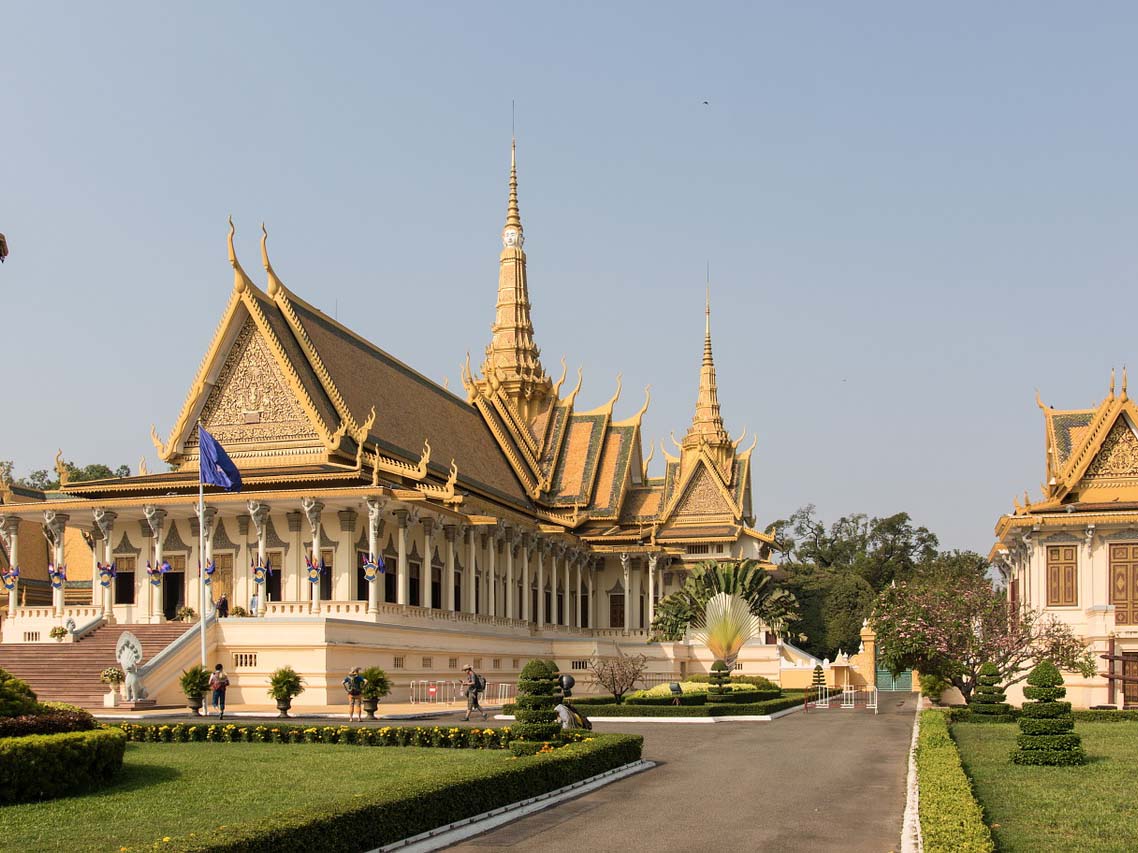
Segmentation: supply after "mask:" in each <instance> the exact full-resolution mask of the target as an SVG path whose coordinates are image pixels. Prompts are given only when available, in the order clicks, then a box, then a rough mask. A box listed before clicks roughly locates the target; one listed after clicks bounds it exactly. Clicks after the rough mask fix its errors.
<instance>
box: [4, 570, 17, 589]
mask: <svg viewBox="0 0 1138 853" xmlns="http://www.w3.org/2000/svg"><path fill="white" fill-rule="evenodd" d="M19 577H20V567H19V566H12V568H10V569H7V570H6V571H4V572H0V581H3V583H4V589H7V590H12V589H15V588H16V580H17V579H18V578H19Z"/></svg>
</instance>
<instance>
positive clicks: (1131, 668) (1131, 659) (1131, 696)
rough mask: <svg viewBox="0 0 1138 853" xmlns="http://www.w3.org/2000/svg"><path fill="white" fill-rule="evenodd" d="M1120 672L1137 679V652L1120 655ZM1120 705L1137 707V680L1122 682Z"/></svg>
mask: <svg viewBox="0 0 1138 853" xmlns="http://www.w3.org/2000/svg"><path fill="white" fill-rule="evenodd" d="M1122 674H1123V675H1124V676H1130V677H1131V678H1136V679H1138V654H1134V653H1130V654H1126V653H1124V654H1123V655H1122ZM1122 707H1124V708H1138V681H1124V682H1122Z"/></svg>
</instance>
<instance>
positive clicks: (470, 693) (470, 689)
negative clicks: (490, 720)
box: [462, 664, 487, 720]
mask: <svg viewBox="0 0 1138 853" xmlns="http://www.w3.org/2000/svg"><path fill="white" fill-rule="evenodd" d="M462 671H463V672H465V673H466V677H465V678H463V680H462V684H463V692H464V693H465V694H466V716H465V717H463V718H462V719H463V720H469V719H470V712H471V711H481V712H482V719H484V720H485V719H486V716H487V715H486V712H485V711H483V710H482V706H481V705H480V704H478V694H479V693H484V692H486V679H485V678H483V677H482V676H481V675H479V674H478V673H477V672H475V671H474V667H472V666H471V665H470V664H467V665H466V666H464V667H463V668H462Z"/></svg>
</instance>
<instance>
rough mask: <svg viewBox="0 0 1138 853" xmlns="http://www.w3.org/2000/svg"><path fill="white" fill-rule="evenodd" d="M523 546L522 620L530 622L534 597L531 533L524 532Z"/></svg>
mask: <svg viewBox="0 0 1138 853" xmlns="http://www.w3.org/2000/svg"><path fill="white" fill-rule="evenodd" d="M520 542H521V548H522V621H524V622H529V621H530V620H531V618H532V616H533V612H532V609H531V604H530V602H531V601H532V599H533V593H532V592H531V590H530V586H531V583H532V578H531V577H530V574H529V549H530V535H529V534H528V533H526V534H523V535H522V537H521V540H520Z"/></svg>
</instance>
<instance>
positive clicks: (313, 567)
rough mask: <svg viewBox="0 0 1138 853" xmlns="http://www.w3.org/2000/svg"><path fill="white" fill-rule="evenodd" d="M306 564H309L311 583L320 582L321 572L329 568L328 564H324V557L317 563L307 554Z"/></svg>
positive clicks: (309, 580)
mask: <svg viewBox="0 0 1138 853" xmlns="http://www.w3.org/2000/svg"><path fill="white" fill-rule="evenodd" d="M304 565H305V566H307V568H308V582H309V583H320V575H321V573H322V572H324V571H325V570H326V569H327V568H328V567H327V566H326V565H324V560H323V559H321V560H320V563H319V564H316V563H314V562H313V560H312V558H311V557H307V556H306V557H305V558H304Z"/></svg>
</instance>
